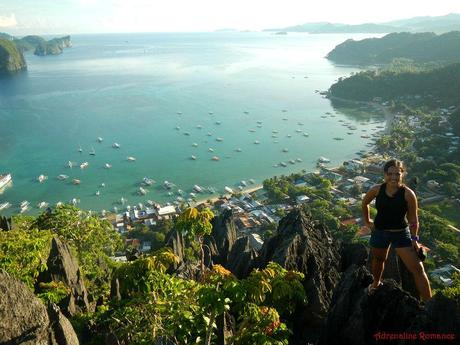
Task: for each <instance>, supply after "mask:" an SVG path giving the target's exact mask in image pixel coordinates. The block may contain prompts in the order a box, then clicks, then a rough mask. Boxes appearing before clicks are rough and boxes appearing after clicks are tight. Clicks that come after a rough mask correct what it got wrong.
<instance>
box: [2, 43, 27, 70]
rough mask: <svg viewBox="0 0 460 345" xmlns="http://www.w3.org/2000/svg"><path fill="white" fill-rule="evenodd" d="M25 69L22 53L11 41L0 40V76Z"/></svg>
mask: <svg viewBox="0 0 460 345" xmlns="http://www.w3.org/2000/svg"><path fill="white" fill-rule="evenodd" d="M26 68H27V66H26V62H25V60H24V56H23V55H22V52H21V51H19V50H18V49H17V48H16V46H15V44H14V43H13V42H12V41H10V40H8V39H3V38H0V74H9V73H14V72H18V71H20V70H24V69H26Z"/></svg>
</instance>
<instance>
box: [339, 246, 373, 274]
mask: <svg viewBox="0 0 460 345" xmlns="http://www.w3.org/2000/svg"><path fill="white" fill-rule="evenodd" d="M340 257H341V265H340V271H341V272H345V271H346V270H347V268H348V267H350V266H351V265H357V266H361V265H365V264H366V262H367V259H368V257H369V248H368V247H366V245H364V243H343V244H342V245H341V246H340Z"/></svg>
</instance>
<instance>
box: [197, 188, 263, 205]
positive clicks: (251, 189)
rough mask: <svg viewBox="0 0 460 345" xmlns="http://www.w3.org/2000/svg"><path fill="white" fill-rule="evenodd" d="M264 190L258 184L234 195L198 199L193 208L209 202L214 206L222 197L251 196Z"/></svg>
mask: <svg viewBox="0 0 460 345" xmlns="http://www.w3.org/2000/svg"><path fill="white" fill-rule="evenodd" d="M263 188H264V186H263V185H261V184H256V185H255V186H252V187H248V188H243V189H242V190H238V192H237V193H233V194H230V193H226V194H220V195H218V196H211V197H210V198H200V199H197V200H196V201H195V202H193V203H192V205H191V206H193V207H197V206H200V205H203V204H207V203H208V201H210V202H211V203H212V204H213V203H215V202H216V201H217V200H219V199H221V198H222V197H231V196H232V195H234V194H251V193H254V192H257V191H258V190H261V189H263Z"/></svg>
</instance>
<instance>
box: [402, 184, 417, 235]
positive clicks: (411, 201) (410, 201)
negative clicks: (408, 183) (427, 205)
mask: <svg viewBox="0 0 460 345" xmlns="http://www.w3.org/2000/svg"><path fill="white" fill-rule="evenodd" d="M404 198H405V199H406V202H407V221H408V222H409V229H410V233H411V236H412V237H413V238H414V237H415V236H418V211H417V209H418V205H417V197H416V196H415V193H414V192H413V191H412V190H411V189H410V188H407V187H406V192H405V193H404Z"/></svg>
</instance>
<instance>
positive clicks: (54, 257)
mask: <svg viewBox="0 0 460 345" xmlns="http://www.w3.org/2000/svg"><path fill="white" fill-rule="evenodd" d="M47 266H48V268H47V270H45V271H43V272H41V273H40V274H39V276H38V278H37V290H39V284H40V283H48V282H51V281H55V282H63V283H64V284H65V285H66V286H67V287H69V288H70V290H71V293H70V295H69V296H68V297H67V298H65V299H64V300H63V301H62V302H61V303H60V307H61V309H62V311H63V312H64V313H65V314H66V315H68V316H73V315H75V314H77V313H81V312H86V311H90V310H91V308H90V305H89V302H88V293H87V291H86V288H85V283H84V281H83V276H82V273H81V270H80V268H79V267H78V263H77V260H76V259H75V258H74V256H73V255H72V253H71V252H70V249H69V246H68V245H67V244H66V243H64V242H62V241H61V240H60V239H58V238H57V237H54V238H53V240H52V242H51V251H50V254H49V256H48V261H47Z"/></svg>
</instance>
